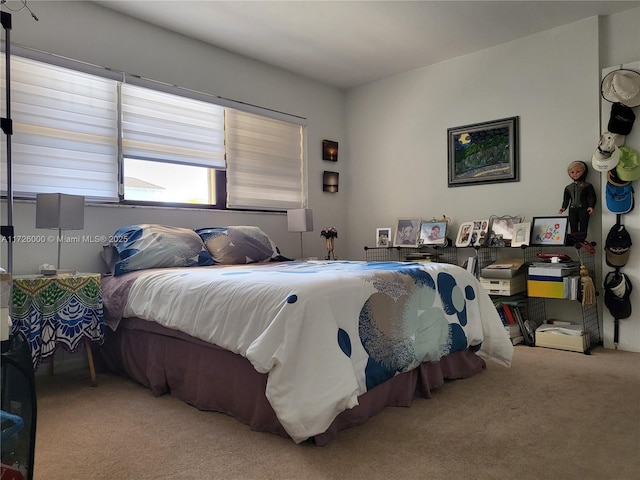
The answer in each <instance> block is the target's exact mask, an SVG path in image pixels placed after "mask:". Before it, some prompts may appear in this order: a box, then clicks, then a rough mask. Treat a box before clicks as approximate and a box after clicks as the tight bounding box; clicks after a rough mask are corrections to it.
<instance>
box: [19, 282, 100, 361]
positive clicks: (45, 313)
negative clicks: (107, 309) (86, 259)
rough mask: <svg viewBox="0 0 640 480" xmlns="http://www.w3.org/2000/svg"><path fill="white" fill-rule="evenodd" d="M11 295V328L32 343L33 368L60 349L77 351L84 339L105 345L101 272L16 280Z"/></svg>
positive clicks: (50, 357)
mask: <svg viewBox="0 0 640 480" xmlns="http://www.w3.org/2000/svg"><path fill="white" fill-rule="evenodd" d="M12 293H13V309H12V315H11V320H12V322H13V327H12V329H13V331H14V332H15V331H17V330H20V331H21V332H22V333H24V335H25V336H26V337H27V339H28V340H29V345H30V347H31V355H32V358H33V368H34V369H37V368H38V366H39V365H40V364H41V363H43V362H46V361H48V360H50V359H52V358H53V354H54V352H55V349H56V348H57V347H58V346H62V347H63V348H64V349H65V350H67V351H69V352H74V351H75V350H76V349H77V348H78V346H79V345H80V344H82V343H84V341H85V340H88V341H90V342H91V343H93V344H96V345H101V344H102V343H103V341H104V316H103V308H102V291H101V289H100V274H99V273H95V274H94V273H78V274H73V275H56V276H53V277H43V276H39V275H33V276H23V277H17V278H16V277H14V279H13V292H12Z"/></svg>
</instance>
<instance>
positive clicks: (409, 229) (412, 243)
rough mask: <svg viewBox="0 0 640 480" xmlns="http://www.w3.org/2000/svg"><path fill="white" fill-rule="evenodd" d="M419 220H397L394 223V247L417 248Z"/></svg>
mask: <svg viewBox="0 0 640 480" xmlns="http://www.w3.org/2000/svg"><path fill="white" fill-rule="evenodd" d="M421 223H422V220H421V219H420V218H399V219H398V222H397V223H396V236H395V239H394V241H393V246H394V247H417V246H418V241H419V238H420V224H421Z"/></svg>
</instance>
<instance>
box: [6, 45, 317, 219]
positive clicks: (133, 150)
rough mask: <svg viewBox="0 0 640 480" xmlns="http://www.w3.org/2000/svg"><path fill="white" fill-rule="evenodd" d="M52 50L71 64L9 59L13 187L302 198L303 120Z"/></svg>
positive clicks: (199, 199)
mask: <svg viewBox="0 0 640 480" xmlns="http://www.w3.org/2000/svg"><path fill="white" fill-rule="evenodd" d="M20 50H21V51H22V50H24V51H25V52H26V53H28V52H29V51H28V50H27V49H20ZM38 55H40V56H45V57H48V56H46V55H43V54H36V53H34V56H36V57H38ZM2 56H3V57H4V54H3V55H2ZM52 58H53V57H52ZM39 59H40V58H38V60H39ZM47 59H48V58H47ZM56 60H59V61H60V62H61V63H63V64H64V66H57V65H51V64H49V63H45V62H40V61H37V60H34V59H27V58H22V57H16V56H15V55H13V56H12V57H11V69H12V70H11V88H12V90H11V93H12V120H13V130H14V135H13V136H12V173H13V191H14V193H15V194H16V195H18V196H24V197H34V196H35V194H36V193H42V192H62V193H73V194H78V195H84V196H85V197H87V198H89V199H93V200H102V201H125V202H127V203H147V202H153V203H171V204H176V203H179V204H198V205H208V206H213V207H214V208H241V209H259V210H286V209H289V208H299V207H300V206H301V205H303V204H304V198H305V190H304V185H305V182H304V175H303V172H304V168H303V151H304V148H303V146H304V137H303V136H304V119H301V118H299V117H293V116H290V115H287V114H282V113H279V112H272V111H269V110H265V109H261V108H259V107H254V106H250V105H245V104H241V103H238V102H234V101H231V100H227V99H223V98H220V97H214V96H211V95H205V94H200V93H197V92H190V91H188V90H185V89H180V88H178V87H173V86H168V85H165V84H161V83H158V82H153V81H150V80H145V79H141V78H139V77H134V76H130V75H127V74H117V73H115V72H113V71H108V70H104V69H99V68H98V67H91V68H89V66H85V65H84V64H79V63H76V62H73V61H71V60H66V59H56ZM69 65H71V66H72V67H76V66H77V67H78V70H76V69H74V68H68V66H69ZM86 70H89V71H88V72H87V71H86ZM103 70H104V73H105V75H106V76H105V77H103V76H101V75H100V74H96V72H101V71H103ZM4 143H5V141H4V138H3V144H4ZM3 148H6V147H5V145H3ZM119 172H120V173H119ZM2 173H3V178H6V176H5V175H6V165H5V164H4V162H3V165H2ZM2 189H3V193H6V189H7V186H6V185H5V184H3V185H2Z"/></svg>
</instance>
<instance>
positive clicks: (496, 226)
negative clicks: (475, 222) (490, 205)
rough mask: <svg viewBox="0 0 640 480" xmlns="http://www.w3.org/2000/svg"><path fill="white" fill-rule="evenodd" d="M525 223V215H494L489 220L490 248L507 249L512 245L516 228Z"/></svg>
mask: <svg viewBox="0 0 640 480" xmlns="http://www.w3.org/2000/svg"><path fill="white" fill-rule="evenodd" d="M523 221H524V216H523V215H515V216H513V215H504V216H502V217H499V216H497V215H492V216H491V217H490V218H489V222H490V227H489V231H490V232H489V246H491V247H507V246H509V245H511V239H512V238H513V229H514V226H515V225H516V224H517V223H522V222H523Z"/></svg>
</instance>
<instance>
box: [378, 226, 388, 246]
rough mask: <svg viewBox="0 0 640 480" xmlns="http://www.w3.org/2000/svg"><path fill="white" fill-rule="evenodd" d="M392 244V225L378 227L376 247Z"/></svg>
mask: <svg viewBox="0 0 640 480" xmlns="http://www.w3.org/2000/svg"><path fill="white" fill-rule="evenodd" d="M390 246H391V227H382V228H376V247H390Z"/></svg>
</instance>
